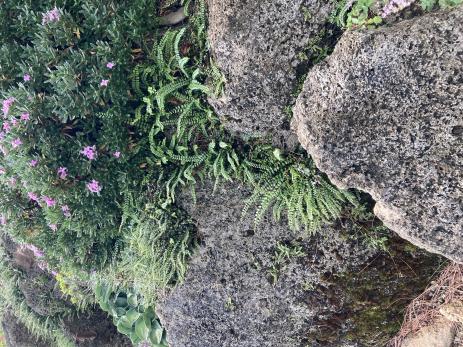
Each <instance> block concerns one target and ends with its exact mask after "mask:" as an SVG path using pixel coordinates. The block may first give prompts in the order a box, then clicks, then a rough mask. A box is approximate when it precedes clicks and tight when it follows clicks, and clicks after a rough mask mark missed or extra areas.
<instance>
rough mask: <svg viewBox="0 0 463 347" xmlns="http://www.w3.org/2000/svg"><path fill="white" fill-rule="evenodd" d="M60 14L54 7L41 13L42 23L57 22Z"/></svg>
mask: <svg viewBox="0 0 463 347" xmlns="http://www.w3.org/2000/svg"><path fill="white" fill-rule="evenodd" d="M60 17H61V15H60V13H59V10H58V9H57V8H56V7H55V8H54V9H52V10H50V11H47V12H45V13H42V25H46V24H48V23H52V22H57V21H59V19H60Z"/></svg>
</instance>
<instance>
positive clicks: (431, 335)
mask: <svg viewBox="0 0 463 347" xmlns="http://www.w3.org/2000/svg"><path fill="white" fill-rule="evenodd" d="M455 334H456V325H455V323H453V322H451V321H449V320H447V319H439V320H437V321H436V322H434V323H433V324H431V325H429V326H426V327H424V328H421V329H420V330H419V331H418V332H416V333H415V334H412V335H411V336H408V337H407V338H406V339H405V340H404V341H403V342H402V344H401V347H425V346H426V347H454V344H453V342H454V339H455Z"/></svg>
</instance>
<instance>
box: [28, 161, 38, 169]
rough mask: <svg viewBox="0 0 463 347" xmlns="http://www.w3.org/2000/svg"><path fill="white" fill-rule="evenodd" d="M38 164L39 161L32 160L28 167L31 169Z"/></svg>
mask: <svg viewBox="0 0 463 347" xmlns="http://www.w3.org/2000/svg"><path fill="white" fill-rule="evenodd" d="M38 163H39V161H38V160H37V159H32V160H31V161H30V162H29V165H30V166H31V167H36V166H37V164H38Z"/></svg>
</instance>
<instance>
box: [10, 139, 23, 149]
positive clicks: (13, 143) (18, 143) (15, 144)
mask: <svg viewBox="0 0 463 347" xmlns="http://www.w3.org/2000/svg"><path fill="white" fill-rule="evenodd" d="M22 144H23V143H22V141H21V139H20V138H16V139H14V140H13V141H11V146H13V148H18V147H19V146H21V145H22Z"/></svg>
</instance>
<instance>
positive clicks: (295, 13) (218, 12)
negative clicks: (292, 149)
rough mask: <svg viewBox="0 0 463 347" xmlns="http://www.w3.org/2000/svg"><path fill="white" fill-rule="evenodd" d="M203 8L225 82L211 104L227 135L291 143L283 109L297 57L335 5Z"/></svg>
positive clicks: (284, 2)
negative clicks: (267, 138) (207, 10)
mask: <svg viewBox="0 0 463 347" xmlns="http://www.w3.org/2000/svg"><path fill="white" fill-rule="evenodd" d="M208 5H209V6H208V9H209V31H208V36H209V41H210V46H211V51H212V54H213V56H214V59H215V62H216V63H217V65H218V67H219V68H220V69H221V70H222V72H223V73H224V75H225V77H226V83H225V93H224V95H223V96H221V97H220V98H210V100H209V101H210V103H211V104H212V105H213V106H214V108H215V110H216V112H217V113H218V115H219V116H221V118H222V121H223V123H224V125H225V127H226V128H227V129H229V130H230V131H232V132H237V133H241V134H242V135H245V136H262V135H269V134H272V135H273V140H275V143H276V144H278V142H281V143H283V144H285V143H287V142H288V141H289V142H291V139H288V138H291V132H290V131H289V122H288V115H287V114H285V113H284V109H285V107H286V106H288V105H290V103H291V101H292V100H293V99H294V98H293V97H292V96H291V93H292V91H293V89H294V87H295V84H296V67H297V65H298V63H299V61H298V58H297V53H298V52H299V51H300V50H301V49H302V48H304V47H306V46H307V44H308V42H309V40H310V38H313V37H314V36H315V35H316V34H317V33H318V32H319V31H320V30H321V29H322V27H323V26H324V25H325V24H326V22H327V19H328V16H329V14H330V13H331V11H332V10H333V9H334V7H335V2H334V1H331V0H329V1H320V0H290V1H288V0H259V1H255V0H253V1H250V0H208ZM304 13H305V15H306V17H307V16H309V17H310V18H306V19H305V18H304ZM276 137H278V138H276ZM294 138H295V136H294Z"/></svg>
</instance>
